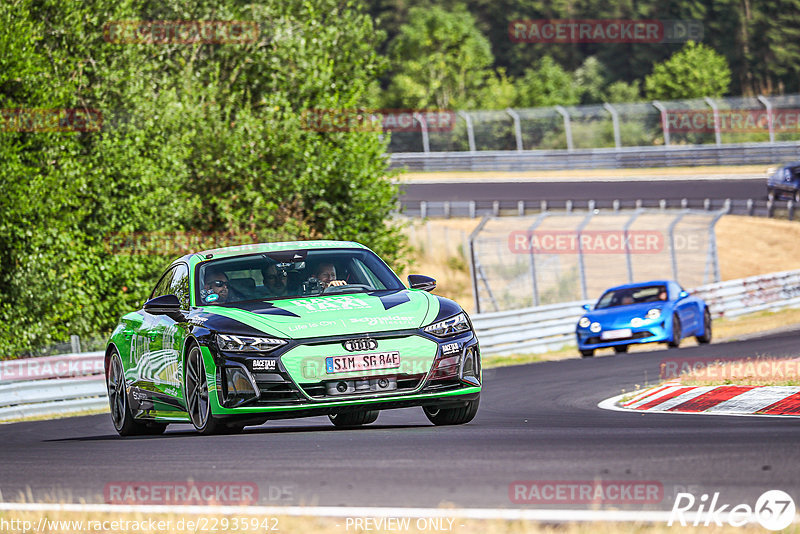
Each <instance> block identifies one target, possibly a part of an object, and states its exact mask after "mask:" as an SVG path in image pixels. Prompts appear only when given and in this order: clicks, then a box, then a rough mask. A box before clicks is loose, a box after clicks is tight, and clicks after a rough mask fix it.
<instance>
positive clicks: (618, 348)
mask: <svg viewBox="0 0 800 534" xmlns="http://www.w3.org/2000/svg"><path fill="white" fill-rule="evenodd" d="M614 352H615V353H617V354H623V353H625V352H628V345H616V346H615V347H614Z"/></svg>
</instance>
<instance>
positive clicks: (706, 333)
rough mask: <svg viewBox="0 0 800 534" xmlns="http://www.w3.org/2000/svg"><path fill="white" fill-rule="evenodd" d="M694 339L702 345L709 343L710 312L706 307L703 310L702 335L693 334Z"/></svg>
mask: <svg viewBox="0 0 800 534" xmlns="http://www.w3.org/2000/svg"><path fill="white" fill-rule="evenodd" d="M695 339H697V342H698V343H701V344H703V345H705V344H706V343H711V313H710V312H709V311H708V308H706V309H705V310H704V311H703V335H702V336H695Z"/></svg>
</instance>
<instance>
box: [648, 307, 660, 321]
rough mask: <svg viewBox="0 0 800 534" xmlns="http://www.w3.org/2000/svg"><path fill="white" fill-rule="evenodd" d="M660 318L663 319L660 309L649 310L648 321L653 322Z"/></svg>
mask: <svg viewBox="0 0 800 534" xmlns="http://www.w3.org/2000/svg"><path fill="white" fill-rule="evenodd" d="M659 317H661V310H660V309H659V308H653V309H652V310H648V312H647V318H648V319H651V320H653V319H658V318H659Z"/></svg>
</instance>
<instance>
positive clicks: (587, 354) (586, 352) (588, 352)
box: [581, 349, 594, 358]
mask: <svg viewBox="0 0 800 534" xmlns="http://www.w3.org/2000/svg"><path fill="white" fill-rule="evenodd" d="M592 356H594V349H581V358H591V357H592Z"/></svg>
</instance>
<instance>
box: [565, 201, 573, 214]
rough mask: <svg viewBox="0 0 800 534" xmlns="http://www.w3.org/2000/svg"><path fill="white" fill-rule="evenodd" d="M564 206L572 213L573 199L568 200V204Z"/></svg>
mask: <svg viewBox="0 0 800 534" xmlns="http://www.w3.org/2000/svg"><path fill="white" fill-rule="evenodd" d="M564 208H565V209H566V210H567V213H572V201H571V200H567V204H566V205H565V206H564Z"/></svg>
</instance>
